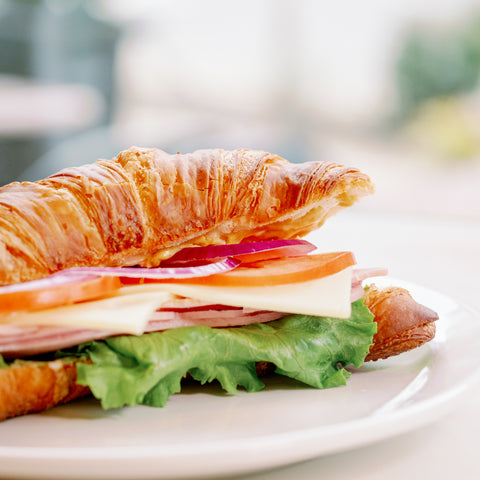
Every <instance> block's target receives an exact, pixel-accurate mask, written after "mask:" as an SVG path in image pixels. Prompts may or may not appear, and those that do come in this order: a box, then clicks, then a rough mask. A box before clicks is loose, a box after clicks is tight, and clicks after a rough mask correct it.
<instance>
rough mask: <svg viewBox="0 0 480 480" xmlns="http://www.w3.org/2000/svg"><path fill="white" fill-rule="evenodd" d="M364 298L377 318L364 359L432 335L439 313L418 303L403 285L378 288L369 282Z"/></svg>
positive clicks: (416, 343) (403, 348)
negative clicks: (375, 329) (371, 344)
mask: <svg viewBox="0 0 480 480" xmlns="http://www.w3.org/2000/svg"><path fill="white" fill-rule="evenodd" d="M364 301H365V305H367V307H368V309H369V310H370V311H371V312H372V313H373V314H374V315H375V322H377V333H376V334H375V335H374V337H373V346H372V348H370V353H369V354H368V355H367V357H366V359H365V360H366V361H369V360H378V359H380V358H388V357H390V356H392V355H398V354H399V353H402V352H407V351H408V350H412V349H413V348H417V347H420V346H421V345H423V344H424V343H427V342H429V341H430V340H432V338H433V337H434V336H435V323H434V322H435V321H436V320H438V314H437V313H436V312H434V311H433V310H430V309H429V308H428V307H426V306H424V305H421V304H419V303H417V302H416V301H415V300H414V299H413V298H412V296H411V295H410V293H409V292H408V291H407V290H405V289H404V288H400V287H389V288H383V289H379V288H377V287H376V286H375V285H371V286H370V287H369V289H368V291H367V293H366V295H365V300H364Z"/></svg>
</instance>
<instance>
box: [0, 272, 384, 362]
mask: <svg viewBox="0 0 480 480" xmlns="http://www.w3.org/2000/svg"><path fill="white" fill-rule="evenodd" d="M386 274H387V271H386V270H385V269H381V268H365V269H356V270H354V271H353V273H352V292H351V299H352V302H353V301H355V300H358V299H360V298H362V297H363V295H364V290H363V286H362V282H363V280H365V279H367V278H370V277H373V276H379V275H386ZM285 315H287V314H286V313H281V312H271V311H265V310H253V309H248V308H242V307H231V306H226V305H212V304H209V303H207V302H204V301H202V300H196V299H192V298H184V297H173V298H172V299H171V300H168V301H167V302H165V303H164V304H163V305H162V308H160V309H158V310H157V311H155V312H154V313H153V314H152V317H151V318H150V320H149V322H148V324H147V327H146V329H145V333H150V332H157V331H162V330H168V329H171V328H179V327H186V326H195V325H205V326H208V327H215V328H220V327H237V326H243V325H249V324H251V323H265V322H271V321H273V320H277V319H279V318H281V317H283V316H285ZM112 335H118V333H114V332H110V331H101V330H86V329H73V328H65V327H50V326H31V325H26V326H19V325H14V324H0V354H1V355H3V356H4V357H5V358H13V357H22V356H31V355H38V354H41V353H46V352H52V351H55V350H59V349H63V348H69V347H73V346H75V345H78V344H80V343H84V342H89V341H92V340H101V339H104V338H107V337H111V336H112Z"/></svg>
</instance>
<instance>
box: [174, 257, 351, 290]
mask: <svg viewBox="0 0 480 480" xmlns="http://www.w3.org/2000/svg"><path fill="white" fill-rule="evenodd" d="M355 263H356V261H355V257H354V255H353V253H352V252H329V253H323V254H319V255H304V256H302V257H291V258H280V259H275V260H262V261H259V262H254V263H249V264H242V265H240V266H239V267H237V268H235V269H234V270H231V271H229V272H226V273H221V274H217V275H210V276H208V277H197V278H188V279H179V280H176V281H175V283H193V284H197V285H218V286H232V287H248V286H255V287H259V286H269V285H284V284H288V283H298V282H306V281H309V280H314V279H317V278H322V277H327V276H328V275H333V274H335V273H338V272H340V271H342V270H344V269H345V268H347V267H351V266H352V265H355Z"/></svg>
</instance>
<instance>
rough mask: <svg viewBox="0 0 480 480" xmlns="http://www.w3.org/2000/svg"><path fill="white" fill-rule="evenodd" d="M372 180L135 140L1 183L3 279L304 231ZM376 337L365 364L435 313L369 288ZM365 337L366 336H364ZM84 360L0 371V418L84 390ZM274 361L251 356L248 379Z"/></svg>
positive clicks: (403, 344)
mask: <svg viewBox="0 0 480 480" xmlns="http://www.w3.org/2000/svg"><path fill="white" fill-rule="evenodd" d="M373 190H374V187H373V184H372V182H371V180H370V179H369V177H368V176H367V175H365V174H363V173H361V172H360V171H359V170H357V169H355V168H349V167H344V166H341V165H338V164H336V163H332V162H309V163H302V164H292V163H289V162H288V161H286V160H284V159H282V158H280V157H278V156H276V155H272V154H270V153H267V152H263V151H255V150H245V149H241V150H235V151H224V150H199V151H196V152H194V153H191V154H186V155H181V154H176V155H169V154H167V153H165V152H163V151H161V150H157V149H142V148H137V147H132V148H130V149H128V150H126V151H124V152H121V153H120V154H119V155H118V156H117V157H116V158H113V159H111V160H99V161H97V162H96V163H94V164H91V165H85V166H82V167H77V168H66V169H64V170H62V171H60V172H59V173H57V174H55V175H52V176H50V177H48V178H46V179H44V180H40V181H37V182H24V183H18V182H15V183H12V184H9V185H6V186H4V187H2V188H0V285H10V284H14V283H19V282H25V281H28V280H34V279H38V278H42V277H45V276H48V275H50V274H52V273H55V272H58V271H60V270H63V269H66V268H69V267H76V266H130V265H139V266H145V267H153V266H158V265H159V264H160V262H161V261H162V260H164V259H166V258H169V257H171V256H172V255H173V254H174V253H176V252H177V251H178V250H180V249H182V248H185V247H190V246H196V245H211V244H227V243H240V242H248V241H254V240H270V239H288V238H297V237H302V236H304V235H306V234H307V233H309V232H310V231H312V230H314V229H317V228H318V227H320V226H321V225H322V224H323V223H324V222H325V220H326V219H327V218H328V217H330V216H332V215H333V214H335V213H336V212H337V211H338V210H339V209H341V208H344V207H347V206H349V205H351V204H353V203H354V202H355V201H356V200H358V199H359V198H361V197H363V196H365V195H367V194H370V193H372V192H373ZM364 302H365V304H366V306H367V307H368V308H369V310H370V311H371V312H372V313H373V315H374V320H375V322H376V323H377V326H378V329H377V333H376V334H375V335H374V337H373V345H372V346H371V348H370V351H369V353H368V355H367V357H366V360H378V359H380V358H388V357H389V356H391V355H396V354H399V353H401V352H404V351H407V350H410V349H412V348H415V347H417V346H420V345H423V344H424V343H425V342H427V341H429V340H431V339H432V338H433V336H434V334H435V324H434V322H435V320H436V319H437V318H438V315H437V314H436V313H435V312H433V311H432V310H430V309H428V308H427V307H424V306H422V305H419V304H418V303H416V302H415V301H414V300H413V298H412V297H411V296H410V294H409V292H407V291H406V290H403V289H400V288H398V287H392V288H387V289H378V288H377V287H375V286H374V285H373V286H371V287H370V288H369V289H368V291H367V292H366V294H365V296H364ZM370 338H371V337H370ZM83 361H84V360H49V361H44V362H38V361H33V360H25V361H22V362H14V363H12V364H11V365H10V366H9V367H8V368H2V360H1V357H0V420H3V419H5V418H9V417H13V416H16V415H21V414H26V413H31V412H38V411H42V410H45V409H46V408H50V407H52V406H54V405H57V404H59V403H64V402H67V401H70V400H72V399H74V398H78V397H80V396H83V395H87V394H89V393H90V390H89V388H87V387H84V386H81V385H78V384H77V383H76V378H77V365H78V364H79V362H83ZM273 368H275V367H274V366H273V365H272V364H271V363H267V362H257V364H256V371H257V374H259V375H263V374H266V373H268V372H269V371H271V370H272V369H273Z"/></svg>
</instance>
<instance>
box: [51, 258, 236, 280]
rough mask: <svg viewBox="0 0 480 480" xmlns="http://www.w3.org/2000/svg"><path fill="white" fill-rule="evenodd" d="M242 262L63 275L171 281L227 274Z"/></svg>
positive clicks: (74, 270)
mask: <svg viewBox="0 0 480 480" xmlns="http://www.w3.org/2000/svg"><path fill="white" fill-rule="evenodd" d="M238 265H240V261H238V260H235V259H233V258H224V259H223V260H220V261H218V262H215V263H207V264H205V265H197V266H190V267H175V268H164V267H159V268H141V267H74V268H69V269H68V270H63V271H62V272H61V274H62V275H67V276H76V275H81V274H86V273H88V274H91V275H97V276H112V277H124V278H150V279H154V280H169V279H172V280H174V279H179V278H194V277H207V276H209V275H215V274H217V273H225V272H229V271H230V270H233V269H234V268H236V267H237V266H238Z"/></svg>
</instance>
